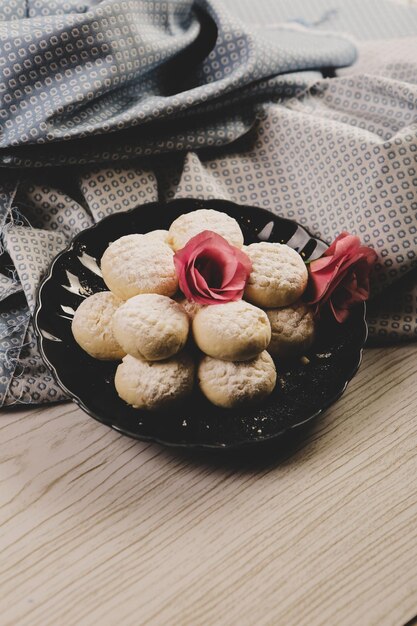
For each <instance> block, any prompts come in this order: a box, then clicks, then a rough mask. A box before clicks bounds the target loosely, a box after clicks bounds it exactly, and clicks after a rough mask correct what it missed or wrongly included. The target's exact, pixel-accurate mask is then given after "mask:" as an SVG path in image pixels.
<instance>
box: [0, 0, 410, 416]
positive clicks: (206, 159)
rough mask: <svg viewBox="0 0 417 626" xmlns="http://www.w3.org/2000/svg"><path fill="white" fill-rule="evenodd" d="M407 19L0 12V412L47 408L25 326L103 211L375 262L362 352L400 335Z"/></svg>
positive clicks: (212, 10) (330, 8)
mask: <svg viewBox="0 0 417 626" xmlns="http://www.w3.org/2000/svg"><path fill="white" fill-rule="evenodd" d="M415 33H417V10H416V9H413V8H410V7H401V6H397V5H394V4H393V3H391V2H389V1H388V0H387V1H384V0H348V1H346V0H344V1H343V2H342V0H334V1H332V0H312V1H311V2H310V0H309V2H306V1H302V0H257V2H253V0H239V1H238V0H227V1H223V2H221V1H220V0H198V1H195V2H193V1H192V0H165V1H151V0H84V1H83V0H56V1H54V0H0V129H1V133H0V166H1V167H2V169H0V172H1V175H0V228H1V248H0V252H1V256H0V406H1V405H12V404H16V403H38V402H48V401H56V400H60V399H63V395H62V392H61V391H60V390H59V389H58V388H57V386H56V385H55V383H54V381H53V380H52V377H51V375H50V373H49V372H48V371H47V369H46V368H45V366H44V364H43V362H42V360H41V358H40V356H39V354H38V352H37V348H36V342H35V339H34V335H33V328H32V324H31V322H30V314H31V312H32V311H33V307H34V303H35V298H36V289H37V286H38V284H39V280H40V278H41V276H42V274H43V273H44V272H45V270H46V268H47V267H48V264H49V263H50V261H51V260H52V258H53V257H54V256H55V255H56V254H57V253H58V252H59V251H60V250H61V249H62V248H63V247H64V246H65V245H66V243H67V242H68V241H69V239H70V238H71V237H72V236H73V235H74V234H75V233H77V232H79V231H80V230H82V229H84V228H86V227H88V226H89V225H91V224H93V223H94V222H96V221H98V220H100V219H102V218H103V217H104V216H105V215H108V214H110V213H113V212H116V211H124V210H127V209H129V208H132V207H135V206H139V205H141V204H144V203H146V202H150V201H154V200H158V199H160V200H169V199H172V198H175V197H198V198H226V199H230V200H233V201H236V202H242V203H249V204H254V205H257V206H261V207H264V208H267V209H268V210H271V211H273V212H275V213H277V214H280V215H283V216H287V217H290V218H292V219H295V220H297V221H299V222H300V223H302V224H304V225H306V226H307V227H308V228H309V229H310V230H311V231H312V232H313V233H314V234H316V235H318V236H321V237H323V238H324V239H326V240H328V241H329V242H330V241H331V240H332V239H334V237H335V236H336V235H337V234H338V233H339V232H340V231H341V230H348V231H350V232H352V233H356V234H358V235H359V236H360V237H361V239H362V240H363V242H364V243H365V244H367V245H371V246H373V247H375V249H376V250H377V252H378V255H379V264H378V267H377V271H376V273H375V279H374V284H373V292H374V299H373V301H372V304H371V307H370V313H369V317H368V322H369V326H370V338H371V341H373V342H374V343H377V342H379V343H381V342H386V343H389V342H393V341H398V340H405V339H412V338H416V337H417V280H416V272H417V268H416V265H417V262H416V259H417V231H416V210H417V174H416V169H417V115H416V110H417V107H416V104H417V61H416V59H417V37H416V36H415Z"/></svg>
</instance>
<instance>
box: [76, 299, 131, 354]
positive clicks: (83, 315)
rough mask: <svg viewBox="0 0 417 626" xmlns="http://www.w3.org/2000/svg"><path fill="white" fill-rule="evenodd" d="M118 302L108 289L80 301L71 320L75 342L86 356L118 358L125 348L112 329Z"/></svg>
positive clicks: (119, 302)
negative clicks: (119, 342) (86, 353)
mask: <svg viewBox="0 0 417 626" xmlns="http://www.w3.org/2000/svg"><path fill="white" fill-rule="evenodd" d="M121 304H122V300H119V298H117V297H116V296H115V295H114V294H112V293H111V292H110V291H100V292H99V293H95V294H94V295H92V296H90V297H89V298H86V299H85V300H84V301H83V302H81V304H80V306H79V307H78V309H77V310H76V311H75V315H74V318H73V320H72V324H71V330H72V334H73V335H74V339H75V341H76V342H77V343H78V345H79V346H80V347H81V348H82V349H83V350H85V351H86V352H88V354H89V355H90V356H93V357H94V358H96V359H102V360H109V361H112V360H116V359H122V358H123V357H124V355H125V354H126V352H125V351H124V350H123V348H121V346H120V345H119V344H118V342H117V341H116V339H115V337H114V334H113V330H112V319H113V315H114V314H115V312H116V311H117V309H118V307H119V306H120V305H121Z"/></svg>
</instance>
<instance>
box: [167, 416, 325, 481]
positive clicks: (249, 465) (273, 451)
mask: <svg viewBox="0 0 417 626" xmlns="http://www.w3.org/2000/svg"><path fill="white" fill-rule="evenodd" d="M317 430H318V425H317V422H315V420H313V421H312V422H308V423H307V424H305V425H303V426H299V427H298V428H296V429H294V430H293V431H289V432H287V433H286V434H285V435H283V436H282V437H280V438H279V439H273V440H271V441H266V442H264V443H257V444H256V445H252V446H246V447H244V448H239V449H238V450H221V449H220V450H219V449H213V450H207V449H205V450H202V449H195V448H194V449H188V450H187V449H184V448H182V449H181V448H163V454H167V455H170V456H171V457H176V458H178V459H183V460H185V461H188V462H189V463H190V464H193V465H194V464H195V465H200V466H201V465H204V464H207V465H210V467H211V468H213V469H219V470H224V469H228V470H236V471H239V472H245V471H247V472H254V471H263V470H265V469H268V468H273V467H275V466H278V465H284V464H287V463H289V462H290V463H292V462H293V460H294V461H295V460H296V461H297V463H299V462H300V456H301V457H302V456H303V455H302V452H303V449H304V448H305V446H307V445H308V444H310V443H311V441H312V437H314V433H315V431H317ZM298 453H301V454H298ZM301 460H302V459H301Z"/></svg>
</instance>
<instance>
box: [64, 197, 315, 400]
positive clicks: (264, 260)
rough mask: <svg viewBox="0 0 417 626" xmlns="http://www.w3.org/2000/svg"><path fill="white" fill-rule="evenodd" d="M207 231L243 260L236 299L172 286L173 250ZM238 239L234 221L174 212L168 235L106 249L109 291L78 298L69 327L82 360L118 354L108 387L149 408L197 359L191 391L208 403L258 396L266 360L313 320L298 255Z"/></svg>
mask: <svg viewBox="0 0 417 626" xmlns="http://www.w3.org/2000/svg"><path fill="white" fill-rule="evenodd" d="M207 230H208V231H212V232H214V233H217V234H218V235H221V236H222V237H223V238H224V239H225V240H226V241H228V242H229V243H230V244H231V245H233V246H236V247H237V248H240V249H242V248H243V251H244V253H245V254H246V255H247V257H249V259H250V262H251V266H252V269H251V272H250V275H249V279H248V281H247V283H246V288H245V292H244V299H238V300H236V301H230V302H226V303H221V304H210V305H206V306H202V305H201V304H198V303H197V302H195V301H193V300H191V299H187V298H186V297H185V296H184V294H183V293H181V292H180V291H179V289H178V276H177V272H176V269H175V265H174V253H175V252H176V251H178V250H180V249H182V248H183V247H184V246H185V245H186V244H187V242H188V241H189V240H190V239H191V238H192V237H194V236H195V235H197V234H198V233H201V232H202V231H207ZM243 241H244V240H243V235H242V232H241V229H240V227H239V225H238V223H237V222H236V220H234V219H233V218H231V217H230V216H228V215H226V214H225V213H221V212H218V211H212V210H204V209H203V210H199V211H194V212H192V213H187V214H184V215H181V216H180V217H179V218H177V219H176V220H175V221H174V222H173V223H172V225H171V227H170V230H169V231H161V230H160V231H152V232H150V233H147V234H132V235H127V236H124V237H121V238H120V239H117V240H116V241H114V242H113V243H111V244H110V245H109V247H108V248H107V250H106V251H105V253H104V255H103V257H102V259H101V270H102V274H103V279H104V281H105V283H106V285H107V287H108V288H109V290H110V291H104V292H100V293H96V294H94V295H93V296H90V297H89V298H87V299H86V300H84V301H83V302H82V304H81V305H80V307H79V308H78V309H77V311H76V313H75V316H74V319H73V323H72V330H73V335H74V337H75V339H76V341H77V342H78V343H79V345H80V346H81V347H82V348H83V349H84V350H85V351H87V352H88V353H89V354H90V355H91V356H93V357H95V358H98V359H110V360H120V359H122V363H121V364H120V365H119V366H118V368H117V371H116V376H115V386H116V390H117V392H118V394H119V396H120V397H121V398H122V399H123V400H124V401H125V402H127V403H128V404H130V405H132V406H134V407H137V408H142V409H148V410H155V409H160V408H164V407H166V406H169V405H170V404H171V403H173V402H175V401H178V400H180V399H182V398H184V397H186V396H187V395H189V394H190V393H191V391H192V389H193V387H194V379H195V369H196V364H197V379H198V384H199V387H200V389H201V391H202V393H203V394H204V395H205V396H206V397H207V398H208V399H209V400H210V401H211V402H212V403H213V404H216V405H218V406H222V407H234V406H238V405H241V404H242V403H246V402H254V401H260V400H262V399H263V398H265V397H266V396H268V395H269V394H270V393H271V392H272V391H273V389H274V387H275V384H276V378H277V375H276V369H275V364H274V359H273V358H272V357H274V358H275V357H277V358H280V357H293V356H296V355H300V354H302V353H303V352H304V351H305V350H306V349H308V348H309V347H310V346H311V344H312V342H313V340H314V321H313V316H312V313H311V311H310V310H309V309H308V307H307V306H306V305H305V304H303V303H301V302H300V297H301V296H302V294H303V292H304V290H305V288H306V285H307V270H306V266H305V264H304V262H303V260H302V258H301V257H300V255H299V254H298V253H297V252H295V251H294V250H293V249H291V248H289V247H288V246H286V245H281V244H275V243H267V242H261V243H254V244H251V245H249V246H244V243H243ZM271 355H272V356H271Z"/></svg>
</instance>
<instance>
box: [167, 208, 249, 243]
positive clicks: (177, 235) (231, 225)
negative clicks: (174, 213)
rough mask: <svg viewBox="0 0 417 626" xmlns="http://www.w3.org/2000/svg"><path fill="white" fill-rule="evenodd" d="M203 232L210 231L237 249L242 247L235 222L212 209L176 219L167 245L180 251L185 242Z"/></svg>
mask: <svg viewBox="0 0 417 626" xmlns="http://www.w3.org/2000/svg"><path fill="white" fill-rule="evenodd" d="M204 230H212V231H213V232H215V233H217V234H218V235H221V236H222V237H224V239H226V241H228V242H229V243H230V244H231V245H232V246H236V247H237V248H241V247H242V245H243V234H242V231H241V230H240V226H239V224H238V223H237V221H236V220H235V219H234V218H233V217H230V215H227V214H226V213H222V212H221V211H214V210H213V209H198V210H197V211H192V212H191V213H183V214H182V215H180V216H179V217H177V219H176V220H174V221H173V222H172V224H171V227H170V229H169V239H168V241H169V244H170V245H171V247H172V249H173V250H175V251H177V250H180V249H181V248H183V247H184V246H185V244H186V243H187V241H189V240H190V239H191V238H192V237H194V236H195V235H198V234H199V233H201V232H203V231H204Z"/></svg>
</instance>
